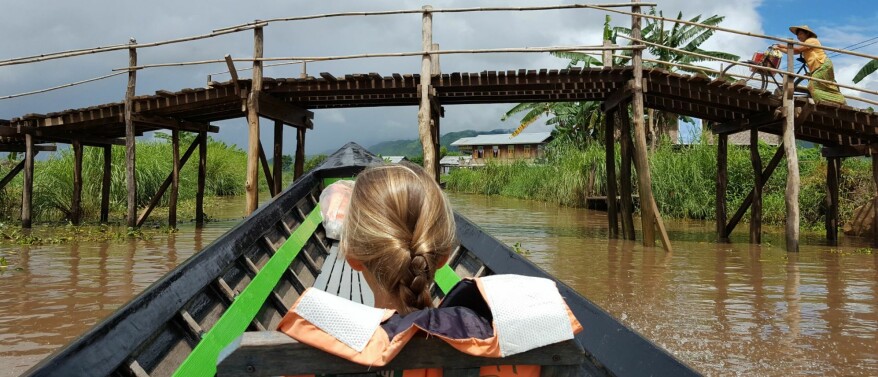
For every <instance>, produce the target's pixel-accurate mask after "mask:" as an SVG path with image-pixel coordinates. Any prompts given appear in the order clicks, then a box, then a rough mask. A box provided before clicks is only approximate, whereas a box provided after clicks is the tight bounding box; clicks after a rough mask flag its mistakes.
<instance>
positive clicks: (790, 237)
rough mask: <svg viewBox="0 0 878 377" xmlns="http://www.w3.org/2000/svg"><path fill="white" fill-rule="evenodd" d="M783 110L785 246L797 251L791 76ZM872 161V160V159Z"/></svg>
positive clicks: (786, 84)
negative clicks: (785, 209)
mask: <svg viewBox="0 0 878 377" xmlns="http://www.w3.org/2000/svg"><path fill="white" fill-rule="evenodd" d="M793 62H794V57H793V44H792V43H789V44H787V72H788V73H793V71H794V70H795V67H794V64H793ZM784 110H785V112H786V122H784V130H783V143H784V150H785V152H786V157H787V187H786V207H787V223H786V247H787V251H788V252H798V251H799V185H800V179H799V156H798V155H797V152H796V134H795V119H796V109H795V107H794V103H793V78H792V76H789V75H786V76H784ZM873 161H874V160H873Z"/></svg>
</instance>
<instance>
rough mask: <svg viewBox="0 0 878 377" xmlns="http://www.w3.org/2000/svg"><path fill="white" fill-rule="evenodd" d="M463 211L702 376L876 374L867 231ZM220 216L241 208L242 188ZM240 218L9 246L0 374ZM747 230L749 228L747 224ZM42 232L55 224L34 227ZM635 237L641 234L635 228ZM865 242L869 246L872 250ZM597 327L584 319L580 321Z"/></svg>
mask: <svg viewBox="0 0 878 377" xmlns="http://www.w3.org/2000/svg"><path fill="white" fill-rule="evenodd" d="M451 198H452V202H453V204H454V206H455V208H456V209H457V210H458V211H460V212H461V213H462V214H463V215H465V216H467V217H469V218H470V219H472V220H473V221H474V222H476V223H477V224H480V225H481V226H482V227H483V228H484V229H485V230H486V231H487V232H489V233H490V234H492V235H494V236H495V237H497V238H498V239H500V240H501V241H503V242H505V243H507V244H509V245H512V244H516V243H519V244H520V246H521V248H523V249H525V250H526V251H525V253H526V254H527V257H528V258H530V259H531V260H532V261H534V262H535V263H536V264H537V265H539V266H540V267H542V268H544V269H546V270H547V271H548V272H550V273H551V274H553V275H554V276H556V277H558V278H559V279H560V280H562V281H564V282H565V283H566V284H568V285H570V286H572V287H573V288H574V289H576V290H577V291H579V292H580V293H582V294H583V295H584V296H586V297H588V298H589V299H591V300H592V301H594V302H595V303H597V304H598V305H599V306H601V307H602V308H604V309H605V310H607V311H608V312H609V313H610V314H612V315H613V316H615V317H616V318H619V319H621V320H622V321H623V322H624V323H625V324H627V325H629V326H631V327H633V328H635V329H636V330H637V331H639V332H640V333H641V334H643V335H644V336H646V337H647V338H649V339H651V340H652V341H654V342H655V343H657V344H659V345H661V346H662V347H664V348H666V349H667V350H669V351H670V352H671V353H672V354H674V355H676V356H677V357H679V358H680V359H682V360H684V361H685V362H687V363H688V364H690V365H692V366H693V367H695V368H696V369H697V370H699V371H701V372H703V373H705V374H707V375H716V376H720V375H760V376H763V375H764V376H781V375H783V376H787V375H862V376H868V375H872V376H874V375H878V339H876V337H878V253H871V254H870V253H869V252H868V251H869V250H871V249H868V242H867V240H863V239H856V238H849V237H844V238H843V245H841V246H827V245H826V244H825V242H824V241H822V239H821V236H820V235H819V234H807V233H806V234H805V237H804V239H803V242H802V246H801V252H800V253H798V254H788V253H786V252H785V251H784V250H783V235H782V233H781V231H782V230H781V229H775V228H767V229H766V231H767V232H766V234H765V236H764V240H765V243H764V244H763V245H762V246H757V245H749V244H747V243H746V234H744V232H746V230H745V229H746V228H745V227H740V228H739V230H738V232H737V233H736V234H735V235H733V239H732V241H733V243H730V244H716V243H713V242H712V239H713V237H714V235H713V229H714V224H713V223H708V222H701V221H667V220H666V222H667V226H668V228H669V232H670V237H671V239H672V240H674V252H673V253H665V252H664V251H662V250H660V249H652V248H643V247H641V246H639V245H638V244H637V243H636V242H632V241H618V240H609V241H608V240H607V230H606V214H605V213H603V212H596V211H589V210H584V209H574V208H564V207H558V206H555V205H549V204H545V203H540V202H534V201H525V200H516V199H508V198H501V197H485V196H477V195H463V194H451ZM223 203H225V204H224V206H220V208H221V210H219V211H218V212H215V213H211V216H213V217H215V218H229V219H233V218H239V217H240V208H242V207H243V200H242V199H241V198H231V199H228V200H227V201H226V202H223ZM235 223H236V220H232V221H220V222H212V223H209V224H208V226H207V227H206V228H205V229H203V230H197V229H194V227H193V226H192V225H191V224H185V225H183V226H181V228H180V231H179V232H177V233H174V234H169V235H167V236H164V235H162V236H160V237H153V239H149V240H137V241H124V240H123V241H109V242H78V243H67V244H62V245H50V246H39V247H22V246H10V245H5V246H0V256H6V258H7V259H8V260H9V262H10V268H8V269H7V270H6V271H5V272H4V273H2V274H0V365H3V366H5V368H0V376H15V375H18V374H20V373H22V372H23V371H24V370H26V369H27V368H28V367H29V366H31V365H33V364H35V363H36V362H37V361H39V360H40V359H41V358H43V357H45V356H46V355H47V354H48V353H50V352H52V351H53V350H55V349H57V348H58V347H59V346H61V345H63V344H65V343H66V342H68V341H70V340H71V339H73V338H75V337H76V336H77V335H79V334H81V333H82V332H84V331H86V330H87V329H88V328H89V327H90V326H92V325H93V324H95V323H96V322H97V321H98V320H100V319H101V318H103V317H105V316H107V315H109V314H110V313H112V312H113V311H114V310H115V309H117V308H118V307H119V306H120V305H121V304H123V303H125V302H126V301H128V300H129V299H131V298H132V297H133V296H134V295H136V294H137V293H138V292H140V291H141V290H143V289H144V288H146V287H147V286H149V284H151V283H152V282H153V281H155V280H156V279H158V278H159V277H160V276H162V275H163V274H165V273H166V272H167V271H169V270H170V269H172V268H174V266H176V265H177V264H178V263H180V262H182V261H184V260H185V259H186V258H188V257H189V256H191V255H192V254H193V253H194V252H195V251H196V250H199V249H200V248H202V247H203V246H206V245H207V244H208V243H209V242H211V241H212V240H213V239H215V238H216V237H218V236H219V235H221V234H222V233H223V232H225V231H226V230H227V229H229V228H230V227H231V226H233V225H234V224H235ZM742 230H743V232H742ZM35 231H36V232H37V233H40V232H43V233H46V234H49V233H51V231H52V230H51V229H50V228H37V229H35ZM638 235H639V232H638ZM864 248H866V249H864ZM583 325H584V326H585V328H586V331H587V329H588V324H587V323H586V324H583Z"/></svg>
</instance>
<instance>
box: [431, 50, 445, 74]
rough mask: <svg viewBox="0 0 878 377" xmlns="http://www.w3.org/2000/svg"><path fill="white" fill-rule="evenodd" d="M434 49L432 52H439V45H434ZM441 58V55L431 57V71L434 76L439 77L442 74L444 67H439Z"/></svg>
mask: <svg viewBox="0 0 878 377" xmlns="http://www.w3.org/2000/svg"><path fill="white" fill-rule="evenodd" d="M432 47H433V48H431V49H430V51H439V44H438V43H433V46H432ZM439 56H441V55H430V71H431V72H433V74H434V75H438V74H440V73H442V67H441V66H440V65H439Z"/></svg>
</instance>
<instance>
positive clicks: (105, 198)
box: [101, 145, 113, 224]
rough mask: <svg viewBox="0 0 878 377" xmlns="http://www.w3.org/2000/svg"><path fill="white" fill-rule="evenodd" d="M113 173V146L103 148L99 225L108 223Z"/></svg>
mask: <svg viewBox="0 0 878 377" xmlns="http://www.w3.org/2000/svg"><path fill="white" fill-rule="evenodd" d="M112 171H113V146H112V145H105V146H104V176H103V180H102V181H101V224H106V223H108V222H109V221H110V182H111V178H112V175H111V174H112Z"/></svg>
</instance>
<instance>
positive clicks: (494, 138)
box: [451, 132, 552, 147]
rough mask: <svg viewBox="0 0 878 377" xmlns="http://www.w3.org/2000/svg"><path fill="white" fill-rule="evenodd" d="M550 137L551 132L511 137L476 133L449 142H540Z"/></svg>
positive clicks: (460, 143) (483, 143)
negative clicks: (476, 134)
mask: <svg viewBox="0 0 878 377" xmlns="http://www.w3.org/2000/svg"><path fill="white" fill-rule="evenodd" d="M550 137H552V133H551V132H532V133H526V134H518V136H516V137H512V134H494V135H478V136H473V137H464V138H461V139H458V140H457V141H455V142H453V143H451V145H453V146H457V147H462V146H468V145H492V144H493V145H509V144H540V143H543V142H545V141H547V140H549V138H550Z"/></svg>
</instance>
